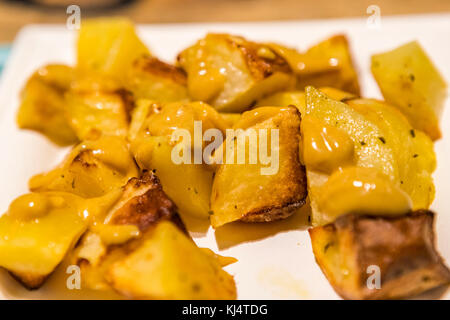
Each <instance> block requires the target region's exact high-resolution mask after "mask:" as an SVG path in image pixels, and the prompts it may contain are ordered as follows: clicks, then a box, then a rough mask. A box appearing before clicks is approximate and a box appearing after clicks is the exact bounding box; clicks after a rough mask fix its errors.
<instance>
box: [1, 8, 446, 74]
mask: <svg viewBox="0 0 450 320" xmlns="http://www.w3.org/2000/svg"><path fill="white" fill-rule="evenodd" d="M73 4H76V5H78V6H80V8H81V17H82V18H86V17H95V16H104V15H116V16H117V15H120V16H127V17H129V18H131V19H132V20H133V21H134V22H136V23H173V22H227V21H268V20H303V19H327V18H343V17H363V16H367V13H366V10H367V8H368V7H369V6H370V5H377V6H378V7H380V9H381V15H382V16H386V15H403V14H421V13H444V12H450V0H0V70H1V66H2V61H4V60H5V59H6V57H7V55H8V51H9V48H10V43H11V42H12V41H13V39H14V37H15V35H16V34H17V32H18V31H19V30H20V28H22V27H23V26H24V25H26V24H30V23H65V22H66V19H67V16H68V15H67V13H66V9H67V7H68V6H69V5H73Z"/></svg>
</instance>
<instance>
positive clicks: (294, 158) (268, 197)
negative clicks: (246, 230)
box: [210, 107, 307, 228]
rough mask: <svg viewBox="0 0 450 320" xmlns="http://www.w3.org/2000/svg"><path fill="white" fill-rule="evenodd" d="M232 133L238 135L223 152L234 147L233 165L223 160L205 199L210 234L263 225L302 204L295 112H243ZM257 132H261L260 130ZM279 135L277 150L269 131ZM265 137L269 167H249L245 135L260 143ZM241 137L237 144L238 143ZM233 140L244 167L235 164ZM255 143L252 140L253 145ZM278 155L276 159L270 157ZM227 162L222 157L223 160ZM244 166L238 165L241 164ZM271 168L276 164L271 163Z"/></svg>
mask: <svg viewBox="0 0 450 320" xmlns="http://www.w3.org/2000/svg"><path fill="white" fill-rule="evenodd" d="M233 128H234V129H238V128H239V129H242V131H241V133H238V134H237V137H236V139H234V137H227V139H226V141H225V146H224V148H222V149H218V150H217V151H216V153H215V156H216V155H217V154H219V152H221V153H222V154H224V151H223V149H226V151H227V152H228V149H229V146H228V143H232V144H234V146H235V150H237V152H235V153H234V157H235V159H234V161H232V162H231V163H230V162H229V160H228V159H227V160H226V161H223V162H222V164H220V165H219V166H218V169H217V170H216V173H215V176H214V182H213V189H212V194H211V211H212V212H211V214H212V215H211V218H210V219H211V224H212V226H213V227H214V228H217V227H220V226H222V225H224V224H226V223H229V222H232V221H237V220H241V221H247V222H267V221H274V220H279V219H283V218H286V217H288V216H290V215H291V214H293V213H294V211H295V210H296V209H297V208H299V207H301V206H302V205H304V204H305V199H306V195H307V192H306V177H305V171H304V167H303V166H302V165H301V164H300V159H299V141H300V114H299V112H298V110H297V109H296V108H295V107H286V108H277V107H261V108H256V109H254V110H252V111H247V112H246V113H244V114H243V115H242V117H241V119H240V120H239V121H238V122H237V123H236V124H235V126H234V127H233ZM260 129H261V130H260ZM271 129H277V130H278V131H276V132H277V133H278V134H279V135H278V137H279V143H278V146H276V147H274V146H273V145H272V140H273V141H275V139H276V138H275V135H274V134H275V133H274V130H271ZM264 130H267V131H268V130H271V131H270V132H267V131H265V132H266V133H267V141H268V144H269V146H264V147H267V148H268V149H270V150H271V151H270V152H271V153H272V159H271V161H272V162H271V163H270V164H263V163H262V160H261V152H262V151H261V150H260V146H258V147H257V149H258V150H257V151H259V155H260V157H259V159H260V161H259V162H258V161H257V162H256V163H252V161H251V160H250V158H251V157H253V156H256V155H255V154H253V152H252V150H256V149H254V148H252V146H251V141H252V139H251V138H249V137H250V136H251V131H253V132H255V135H257V138H258V140H259V141H262V140H261V139H262V137H261V132H262V131H264ZM242 137H243V140H241V139H242ZM239 140H241V141H244V143H242V147H243V148H244V151H245V161H243V163H242V164H241V163H239V159H238V158H237V157H238V154H239V149H238V148H236V146H237V145H238V144H239ZM253 141H256V140H253ZM277 152H278V157H276V153H277ZM225 157H227V158H228V154H226V155H225ZM243 160H244V159H243ZM275 162H277V163H275Z"/></svg>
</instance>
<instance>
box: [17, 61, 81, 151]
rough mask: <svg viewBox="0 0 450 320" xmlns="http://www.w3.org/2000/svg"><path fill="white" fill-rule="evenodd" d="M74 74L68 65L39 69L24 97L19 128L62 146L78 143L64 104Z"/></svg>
mask: <svg viewBox="0 0 450 320" xmlns="http://www.w3.org/2000/svg"><path fill="white" fill-rule="evenodd" d="M74 73H75V72H74V70H73V68H71V67H69V66H65V65H47V66H44V67H42V68H40V69H38V70H37V71H36V72H35V73H34V74H33V75H32V76H31V78H30V79H29V80H28V82H27V84H26V85H25V87H24V89H23V90H22V93H21V104H20V107H19V111H18V113H17V123H18V125H19V127H20V128H22V129H31V130H36V131H38V132H41V133H42V134H44V135H45V136H47V137H48V138H49V139H50V140H51V141H53V142H55V143H56V144H59V145H70V144H73V143H75V142H77V141H78V139H77V136H76V134H75V132H74V131H73V129H72V127H71V126H70V119H69V116H68V110H67V107H66V105H65V101H64V92H65V91H67V90H68V89H69V88H70V84H71V82H72V80H73V77H74Z"/></svg>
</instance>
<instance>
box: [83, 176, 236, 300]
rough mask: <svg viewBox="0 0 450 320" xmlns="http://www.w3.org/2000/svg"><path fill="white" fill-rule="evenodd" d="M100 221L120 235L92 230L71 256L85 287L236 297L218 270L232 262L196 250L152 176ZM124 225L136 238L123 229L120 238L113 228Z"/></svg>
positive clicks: (133, 182) (163, 295) (136, 183)
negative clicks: (133, 229)
mask: <svg viewBox="0 0 450 320" xmlns="http://www.w3.org/2000/svg"><path fill="white" fill-rule="evenodd" d="M103 222H104V223H105V224H104V225H103V226H102V228H106V230H108V229H109V228H112V229H111V230H113V231H114V233H115V234H117V233H118V234H119V237H117V236H115V237H111V234H109V232H105V230H101V229H98V230H96V229H94V230H93V231H92V232H89V233H88V234H86V236H85V237H83V240H82V241H81V242H80V245H79V246H78V248H77V249H76V251H75V254H74V259H75V261H76V262H77V263H78V264H79V265H80V267H81V269H82V274H83V276H84V277H83V279H84V284H85V285H86V286H87V287H89V288H92V289H97V290H108V289H111V288H113V289H114V290H116V291H118V292H120V293H122V294H124V295H125V296H127V297H130V298H140V299H232V298H235V297H236V288H235V284H234V281H233V278H232V277H231V276H230V275H228V274H227V273H226V272H225V271H223V270H222V268H221V267H222V265H223V264H227V263H229V262H231V261H230V260H229V259H226V260H224V259H222V258H221V257H219V256H216V255H214V254H212V253H211V252H209V251H204V250H202V249H200V248H197V247H196V245H195V243H194V242H193V241H192V240H191V239H190V238H189V236H188V235H187V231H186V229H185V227H184V225H183V223H182V222H181V220H180V218H179V216H178V214H177V211H176V207H175V204H174V203H173V202H172V201H171V200H170V199H169V198H168V197H167V196H166V195H165V193H164V192H163V191H162V187H161V184H160V183H159V181H158V178H156V176H155V175H154V174H153V173H151V172H145V173H144V174H143V176H141V177H140V178H139V179H138V178H133V179H130V181H129V182H128V183H127V185H126V186H125V188H124V192H123V194H122V197H121V198H120V199H119V200H118V201H117V203H116V204H115V205H114V206H113V207H112V208H111V210H110V211H109V213H108V214H107V215H106V218H105V220H104V221H103ZM127 226H128V227H130V226H134V227H137V228H138V230H139V231H140V234H139V235H138V236H137V237H136V234H134V233H133V234H130V231H132V230H131V229H130V230H123V232H125V236H126V235H128V237H121V236H120V232H117V231H118V230H117V229H116V228H117V227H127ZM114 238H115V239H114ZM117 238H120V239H117ZM118 240H122V241H118Z"/></svg>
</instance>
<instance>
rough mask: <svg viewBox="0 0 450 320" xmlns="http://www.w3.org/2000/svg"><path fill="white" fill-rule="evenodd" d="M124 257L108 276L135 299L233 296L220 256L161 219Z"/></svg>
mask: <svg viewBox="0 0 450 320" xmlns="http://www.w3.org/2000/svg"><path fill="white" fill-rule="evenodd" d="M147 236H148V238H147V239H145V240H144V241H143V243H142V244H141V245H140V246H139V247H138V248H137V249H136V250H135V251H133V252H132V253H131V254H129V255H128V256H127V257H126V258H125V259H122V260H120V261H117V262H115V263H114V264H113V265H112V266H111V268H110V269H109V272H108V273H107V276H106V277H107V279H108V281H109V282H110V283H111V286H112V287H113V288H114V289H115V290H117V291H118V292H120V293H122V294H124V295H125V296H128V297H131V298H137V299H201V300H203V299H213V300H215V299H227V300H228V299H235V298H236V285H235V283H234V280H233V277H232V276H231V275H229V274H228V273H227V272H225V271H224V270H222V265H221V263H220V260H219V259H217V258H216V257H215V256H212V255H210V254H208V253H206V252H204V251H203V250H201V249H200V248H198V247H197V246H196V245H195V243H194V242H192V241H191V240H190V239H189V238H188V237H187V236H186V235H185V234H183V233H182V232H180V231H179V229H178V228H176V227H175V226H174V225H173V224H171V223H169V222H166V221H162V222H160V223H158V224H157V225H156V227H155V228H154V229H153V230H151V232H150V233H149V234H147Z"/></svg>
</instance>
